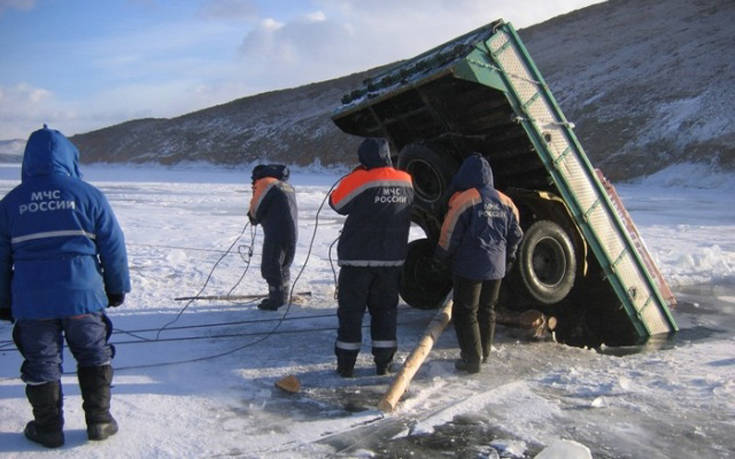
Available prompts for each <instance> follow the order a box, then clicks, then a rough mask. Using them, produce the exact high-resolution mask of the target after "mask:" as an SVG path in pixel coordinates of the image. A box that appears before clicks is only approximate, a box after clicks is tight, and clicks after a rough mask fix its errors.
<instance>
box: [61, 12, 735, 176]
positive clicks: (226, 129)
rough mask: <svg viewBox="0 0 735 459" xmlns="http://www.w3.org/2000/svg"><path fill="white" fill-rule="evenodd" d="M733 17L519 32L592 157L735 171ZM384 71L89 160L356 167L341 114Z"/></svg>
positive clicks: (87, 147) (619, 18) (587, 20)
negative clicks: (345, 100)
mask: <svg viewBox="0 0 735 459" xmlns="http://www.w3.org/2000/svg"><path fill="white" fill-rule="evenodd" d="M506 19H510V20H512V18H506ZM733 23H735V2H733V1H732V0H664V1H661V0H611V1H608V2H606V3H602V4H597V5H593V6H590V7H588V8H584V9H581V10H577V11H575V12H572V13H569V14H567V15H563V16H559V17H556V18H554V19H551V20H549V21H546V22H544V23H541V24H538V25H535V26H533V27H530V28H527V29H523V30H521V31H520V32H519V33H520V35H521V37H522V39H523V40H524V42H525V43H526V45H527V47H528V48H529V51H530V53H531V56H532V57H533V58H534V60H535V61H536V63H537V65H538V67H539V68H540V70H541V72H542V74H543V75H544V77H545V78H546V81H547V83H548V84H549V86H550V88H551V90H552V92H553V93H554V94H555V96H556V97H557V99H558V100H559V102H560V105H561V107H562V109H563V110H564V112H565V113H566V115H567V118H568V119H569V120H571V121H573V122H574V123H575V124H576V126H577V129H576V132H577V135H578V136H579V138H580V140H581V142H582V145H583V146H584V148H585V150H586V152H587V154H588V156H589V157H590V159H591V160H592V162H593V163H594V164H595V165H596V166H600V167H602V168H603V169H604V170H605V172H606V174H607V175H608V176H609V177H611V178H613V179H623V178H630V177H635V176H638V175H641V174H647V173H651V172H654V171H656V170H658V169H660V168H663V167H665V166H667V165H669V164H674V163H679V162H683V161H703V162H707V163H712V164H714V165H715V166H717V167H724V168H728V169H733V168H735V147H733V144H735V114H733V112H732V110H731V109H730V107H733V106H735V28H733V27H732V26H731V24H733ZM406 57H407V58H409V57H412V56H406ZM379 70H380V69H372V70H367V71H365V72H363V73H358V74H353V75H350V76H346V77H343V78H338V79H334V80H330V81H324V82H320V83H314V84H310V85H306V86H301V87H298V88H293V89H286V90H281V91H273V92H269V93H264V94H259V95H256V96H252V97H246V98H242V99H237V100H235V101H232V102H230V103H226V104H223V105H218V106H215V107H211V108H207V109H204V110H200V111H197V112H194V113H190V114H187V115H183V116H180V117H176V118H171V119H140V120H134V121H130V122H127V123H123V124H119V125H116V126H112V127H108V128H105V129H100V130H97V131H93V132H90V133H86V134H81V135H77V136H74V137H73V138H72V140H73V141H74V142H75V143H76V144H77V145H78V146H79V147H80V149H81V150H82V152H83V155H82V156H83V159H84V161H86V162H96V161H109V162H128V161H132V162H145V161H153V162H161V163H165V164H171V163H177V162H180V161H190V160H194V161H210V162H212V163H216V164H239V163H243V162H250V161H255V160H264V159H267V160H270V161H280V162H286V163H290V164H301V165H305V164H310V163H312V162H314V161H319V162H321V163H322V164H334V163H351V162H353V153H352V152H353V151H354V148H355V145H356V142H357V139H355V138H352V137H351V136H347V135H344V134H342V133H341V132H340V131H339V130H338V129H337V128H336V127H335V126H334V124H333V123H332V121H331V119H330V115H331V113H332V111H333V110H334V109H335V108H336V107H338V106H339V104H340V99H341V97H342V95H343V94H345V93H348V92H350V91H351V90H352V89H353V88H355V87H356V86H358V85H359V83H360V82H361V81H362V80H363V79H365V78H366V77H367V76H369V75H370V74H373V73H376V72H377V71H379Z"/></svg>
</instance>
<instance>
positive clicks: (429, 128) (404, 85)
mask: <svg viewBox="0 0 735 459" xmlns="http://www.w3.org/2000/svg"><path fill="white" fill-rule="evenodd" d="M332 119H333V121H334V123H335V124H336V125H337V126H338V127H339V128H340V129H341V130H342V131H344V132H346V133H349V134H354V135H357V136H365V137H367V136H370V137H383V138H386V139H388V141H389V142H390V143H391V146H392V148H393V151H394V152H395V154H396V157H394V158H393V160H394V164H397V166H398V168H400V169H402V170H405V171H407V172H408V173H410V174H411V176H412V177H413V181H414V190H415V200H414V208H413V214H412V222H413V223H415V224H417V225H418V226H420V227H421V228H422V229H423V231H424V233H425V235H426V238H424V239H418V240H414V241H411V242H410V243H409V248H408V256H407V259H406V263H405V265H404V271H403V280H402V285H401V296H402V298H403V299H404V301H405V302H406V303H408V304H409V305H410V306H413V307H417V308H435V307H438V306H439V305H441V303H442V301H443V300H444V298H445V297H446V295H447V294H448V292H449V291H450V290H451V276H450V275H449V273H443V274H442V275H440V276H437V275H436V273H435V272H432V271H430V270H428V269H427V267H428V266H429V265H430V263H427V258H429V257H431V256H432V254H433V250H434V247H435V246H436V242H437V239H438V237H439V233H440V229H441V223H442V220H443V217H444V214H445V213H446V211H447V203H448V200H449V197H450V196H449V193H450V190H449V184H450V182H451V179H452V176H453V175H454V174H455V172H456V171H457V170H458V168H459V165H460V164H461V162H462V160H463V159H464V158H465V157H466V156H468V155H470V154H472V153H474V152H479V153H481V154H482V155H484V156H485V157H486V158H487V159H488V161H489V162H490V165H491V166H492V168H493V172H494V177H495V187H496V188H497V189H498V190H500V191H502V192H503V193H505V194H507V195H508V196H510V197H511V198H512V199H513V201H514V202H515V203H516V205H517V207H518V209H519V211H520V221H521V226H522V227H523V230H524V233H525V235H524V238H523V241H522V242H521V245H520V248H519V252H518V255H517V261H516V263H515V264H514V265H513V267H512V269H511V271H510V272H509V273H508V274H507V275H506V278H505V280H504V282H503V287H502V290H501V296H500V300H499V303H498V308H499V309H500V310H501V312H502V311H511V312H515V313H520V312H521V311H530V310H533V311H540V312H542V313H543V314H544V317H553V318H554V320H553V322H550V323H554V324H555V330H554V333H555V336H556V338H557V340H559V341H562V342H565V343H568V344H572V345H579V346H592V347H596V346H599V345H601V344H606V345H611V346H621V345H634V344H641V343H644V342H646V341H648V340H649V338H651V337H653V336H656V337H660V336H665V335H667V334H670V333H673V332H675V331H677V325H676V322H675V320H674V318H673V317H672V315H671V312H670V307H673V305H674V304H675V299H674V297H673V295H672V294H671V291H670V290H669V289H668V287H667V286H666V283H665V281H664V279H663V277H662V276H661V274H660V272H659V271H658V269H657V268H656V265H655V263H654V262H653V260H652V258H651V257H650V255H649V253H648V252H647V250H646V247H645V245H644V244H643V241H642V239H641V238H640V235H639V234H638V232H637V230H636V229H635V225H634V224H633V222H632V220H631V218H630V216H629V214H628V213H627V212H626V211H625V208H624V206H623V204H622V201H620V199H619V198H618V196H617V194H616V193H615V190H614V188H613V187H612V185H611V184H610V183H609V182H607V181H606V180H605V178H604V176H603V175H602V174H601V172H600V171H599V170H596V169H594V168H593V166H592V165H591V164H590V161H589V159H588V158H587V156H586V155H585V153H584V150H583V149H582V145H581V144H580V141H579V139H578V138H577V136H576V135H575V133H574V126H573V124H572V123H571V122H569V121H567V119H566V118H565V116H564V114H563V113H562V110H561V108H560V107H559V105H558V104H557V102H556V100H555V99H554V96H553V95H552V93H551V91H550V90H549V87H548V86H547V84H546V83H545V82H544V79H543V77H542V76H541V73H540V72H539V70H538V68H537V67H536V65H535V64H534V62H533V60H532V59H531V56H530V55H529V53H528V51H527V50H526V48H525V46H524V45H523V43H522V41H521V39H520V37H519V36H518V34H517V33H516V31H515V30H514V28H513V26H512V25H511V24H510V23H508V22H505V21H503V20H502V19H501V20H498V21H495V22H493V23H491V24H488V25H486V26H484V27H481V28H479V29H477V30H474V31H472V32H470V33H467V34H465V35H463V36H460V37H458V38H455V39H454V40H451V41H450V42H448V43H445V44H444V45H441V46H438V47H437V48H434V49H432V50H430V51H427V52H425V53H423V54H421V55H419V56H417V57H414V58H412V59H409V60H406V61H401V62H400V63H398V64H396V65H395V66H392V67H391V68H388V69H387V70H384V71H382V72H381V73H380V74H378V75H376V76H374V77H371V78H369V79H367V80H365V81H364V82H363V84H362V85H361V86H360V87H358V88H355V89H354V90H353V91H352V92H350V93H349V94H346V95H345V96H344V97H343V98H342V104H341V105H340V106H339V107H338V108H337V109H336V110H335V112H334V113H333V116H332Z"/></svg>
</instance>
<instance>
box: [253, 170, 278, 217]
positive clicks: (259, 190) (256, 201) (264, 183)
mask: <svg viewBox="0 0 735 459" xmlns="http://www.w3.org/2000/svg"><path fill="white" fill-rule="evenodd" d="M276 183H278V179H277V178H274V177H263V178H262V179H259V180H257V181H256V182H255V183H254V184H253V197H252V198H250V210H249V211H248V213H249V214H250V215H252V216H253V217H255V216H256V215H257V212H258V206H260V203H261V202H262V201H263V198H264V197H265V195H266V194H267V193H268V191H270V189H271V188H272V187H273V186H274V185H275V184H276Z"/></svg>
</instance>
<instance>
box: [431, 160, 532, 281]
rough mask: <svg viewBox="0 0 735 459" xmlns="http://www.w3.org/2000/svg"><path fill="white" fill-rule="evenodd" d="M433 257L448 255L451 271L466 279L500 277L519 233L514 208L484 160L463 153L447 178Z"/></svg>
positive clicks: (446, 256) (514, 250) (513, 251)
mask: <svg viewBox="0 0 735 459" xmlns="http://www.w3.org/2000/svg"><path fill="white" fill-rule="evenodd" d="M452 188H453V189H454V190H458V191H457V192H455V193H454V194H453V195H452V197H451V198H450V199H449V210H448V211H447V214H446V215H445V217H444V223H443V224H442V229H441V235H440V237H439V246H438V247H437V256H438V257H439V258H444V259H452V271H453V272H454V274H455V275H457V276H461V277H464V278H466V279H472V280H489V279H502V278H503V277H504V276H505V265H506V261H507V259H509V258H512V257H514V256H515V252H516V249H517V248H518V245H519V244H520V242H521V238H522V237H523V231H522V230H521V227H520V225H519V216H518V209H517V208H516V206H515V204H513V201H512V200H511V199H510V198H509V197H508V196H506V195H504V194H503V193H501V192H499V191H498V190H496V189H495V188H494V186H493V171H492V169H491V168H490V164H489V163H488V162H487V160H486V159H485V158H483V157H482V156H480V155H479V154H474V155H472V156H469V157H467V158H466V159H465V160H464V162H463V163H462V166H461V167H460V168H459V171H458V172H457V174H456V175H455V176H454V178H453V180H452Z"/></svg>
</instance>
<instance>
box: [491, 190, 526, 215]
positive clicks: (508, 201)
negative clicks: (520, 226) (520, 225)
mask: <svg viewBox="0 0 735 459" xmlns="http://www.w3.org/2000/svg"><path fill="white" fill-rule="evenodd" d="M495 191H496V192H497V193H498V196H499V197H500V202H501V203H503V205H506V206H508V207H510V209H511V210H512V211H513V215H515V217H516V221H517V222H520V221H521V216H520V214H519V213H518V208H517V207H516V205H515V203H514V202H513V200H512V199H510V197H509V196H507V195H505V194H503V193H501V192H500V191H498V190H495Z"/></svg>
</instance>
